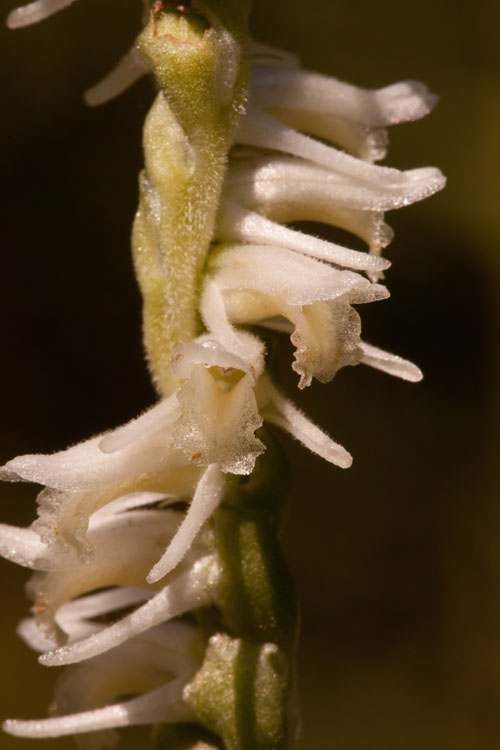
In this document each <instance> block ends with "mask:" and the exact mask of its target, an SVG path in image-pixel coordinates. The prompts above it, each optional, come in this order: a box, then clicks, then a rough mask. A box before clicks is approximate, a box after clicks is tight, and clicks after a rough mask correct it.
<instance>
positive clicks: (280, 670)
mask: <svg viewBox="0 0 500 750" xmlns="http://www.w3.org/2000/svg"><path fill="white" fill-rule="evenodd" d="M72 1H73V0H37V1H36V2H32V3H30V4H28V5H25V6H23V7H21V8H17V9H16V10H14V11H12V13H11V14H10V15H9V17H8V25H9V27H10V28H20V27H23V26H27V25H29V24H33V23H36V22H38V21H40V20H42V19H44V18H47V17H48V16H50V15H52V14H53V13H56V12H57V11H59V10H61V9H63V8H65V7H66V6H68V5H70V4H71V2H72ZM143 4H144V8H145V14H144V17H145V28H144V30H143V31H142V32H141V33H140V35H139V37H138V39H137V41H136V43H135V45H134V46H133V48H132V50H131V51H130V52H129V53H128V54H127V55H126V56H125V57H124V58H123V59H122V60H121V61H120V63H119V64H118V65H117V67H116V68H115V69H114V70H113V71H112V72H111V73H110V74H109V75H108V76H107V77H106V78H105V79H104V80H103V81H101V82H100V83H98V84H97V85H96V86H94V87H93V88H92V89H91V90H90V91H89V92H87V101H88V103H90V104H100V103H102V102H103V101H105V100H107V99H109V98H112V97H113V96H116V95H117V94H119V93H120V92H121V91H123V90H124V89H125V88H126V87H127V86H128V85H130V84H132V83H133V82H134V81H135V80H136V79H137V78H138V77H139V76H141V75H143V74H144V73H146V72H152V73H153V75H154V76H155V79H156V84H157V86H158V89H159V91H158V94H157V97H156V99H155V102H154V104H153V107H152V109H151V112H150V113H149V115H148V117H147V120H146V124H145V129H144V154H145V169H144V171H143V172H142V174H141V177H140V199H139V208H138V211H137V214H136V218H135V222H134V230H133V237H132V247H133V257H134V265H135V271H136V276H137V279H138V283H139V286H140V289H141V292H142V296H143V303H144V308H143V318H144V344H145V350H146V355H147V360H148V364H149V367H150V370H151V375H152V379H153V382H154V384H155V387H156V389H157V391H158V395H159V400H158V402H157V403H156V404H155V405H153V406H152V407H151V408H150V409H148V410H147V411H146V412H144V413H143V414H141V415H140V416H138V417H137V418H136V419H134V420H132V421H131V422H129V423H128V424H125V425H123V426H121V427H118V428H116V429H114V430H111V431H109V432H106V433H104V434H102V435H98V436H96V437H93V438H91V439H90V440H86V441H84V442H82V443H80V444H78V445H75V446H73V447H71V448H68V449H66V450H63V451H60V452H58V453H54V454H52V455H26V456H19V457H17V458H14V459H12V460H11V461H8V462H7V463H6V464H5V466H4V467H2V468H1V469H0V478H2V479H4V480H7V481H30V482H36V483H38V484H41V485H43V486H44V487H45V489H43V490H42V491H41V493H40V494H39V496H38V518H37V520H36V521H35V522H34V523H33V524H32V526H31V527H30V528H28V529H21V528H16V527H12V526H5V525H0V555H2V556H3V557H5V558H7V559H9V560H11V561H12V562H16V563H18V564H20V565H23V566H25V567H27V568H30V569H31V570H33V571H34V574H33V577H32V579H31V581H30V582H29V584H28V594H29V596H30V597H31V598H32V600H33V604H34V606H33V617H30V618H28V619H25V620H23V621H22V622H21V624H20V626H19V630H18V632H19V635H20V636H21V637H22V638H23V639H24V640H25V642H26V643H27V644H28V645H29V646H31V647H32V648H33V649H34V650H36V651H39V652H40V653H41V655H40V661H41V662H42V663H43V664H45V665H47V666H62V665H71V666H69V668H68V670H67V672H66V673H65V676H64V677H63V679H62V680H61V681H60V683H59V687H58V689H57V695H56V704H57V712H56V713H57V715H55V716H52V717H51V718H48V719H43V720H37V721H30V720H29V721H25V720H9V721H7V722H6V723H5V724H4V728H5V730H6V731H7V732H10V733H11V734H15V735H18V736H25V737H58V736H62V735H66V734H75V735H79V736H80V735H81V736H80V740H79V741H80V744H81V747H83V748H86V749H88V750H90V749H91V748H92V750H93V749H94V748H100V747H108V746H110V745H111V744H112V743H113V742H114V741H115V740H116V739H117V737H116V734H115V733H114V730H116V729H117V728H120V727H125V726H129V725H132V724H162V725H167V724H177V723H178V724H179V725H180V726H179V728H178V730H176V731H178V732H179V734H178V735H176V736H178V737H179V738H180V739H179V742H181V744H182V743H184V744H182V747H186V748H187V747H190V748H195V747H196V748H198V747H203V748H204V750H214V748H216V747H217V748H220V747H222V748H224V750H243V748H246V747H252V748H253V749H254V750H285V748H287V747H288V745H289V731H290V721H289V720H288V719H287V711H288V708H289V704H290V701H292V699H293V696H294V694H295V690H294V687H293V685H292V678H293V674H294V670H293V664H292V660H293V649H294V644H295V624H296V606H295V603H294V600H293V593H292V587H291V585H290V582H289V579H288V576H287V573H286V567H285V566H284V564H283V561H282V559H281V555H280V552H279V544H278V535H279V532H280V529H281V523H282V517H283V513H282V510H283V500H282V496H283V493H284V491H285V489H286V486H287V480H286V476H287V472H286V467H285V462H284V461H283V458H282V456H281V453H280V451H279V449H278V447H277V445H276V443H275V440H274V438H273V437H272V434H271V433H270V432H269V430H268V427H267V425H269V424H270V425H274V426H276V427H279V428H281V429H284V430H286V431H287V432H289V433H290V434H291V435H292V436H293V437H294V438H296V439H297V440H299V441H300V442H301V443H302V444H303V445H304V446H306V447H307V448H308V449H309V450H311V451H312V452H314V453H316V454H317V455H318V456H320V457H322V458H324V459H325V460H326V461H329V462H330V463H332V464H334V465H336V466H339V467H342V468H347V467H349V466H350V464H351V461H352V458H351V456H350V454H349V453H348V452H347V451H346V450H345V449H344V448H343V447H342V446H341V445H339V444H338V443H336V442H335V441H334V440H332V438H331V437H329V436H328V435H326V434H325V433H324V432H323V431H322V430H321V428H320V427H318V426H317V425H315V424H314V423H313V422H311V420H310V419H309V418H308V417H307V416H306V415H305V414H303V413H302V412H301V411H300V410H299V409H298V408H297V407H296V406H295V404H294V403H293V402H292V401H291V400H289V398H288V397H287V396H286V395H285V394H284V393H283V392H282V390H281V389H280V387H279V385H278V384H276V383H275V382H274V380H273V377H272V375H271V373H270V371H269V368H268V366H267V351H266V345H267V343H266V342H268V341H269V336H270V335H273V334H272V332H273V331H278V332H280V333H281V334H287V335H289V336H290V339H291V343H292V344H293V346H294V348H295V354H294V361H293V363H292V368H293V370H294V372H295V373H296V374H297V376H298V387H299V388H305V387H307V386H309V385H310V384H311V383H312V380H313V379H316V380H319V381H320V382H323V383H324V382H328V381H330V380H332V378H333V377H334V376H335V374H336V372H337V371H338V370H339V369H340V368H342V367H345V366H347V365H357V364H365V365H369V366H371V367H374V368H377V369H379V370H382V371H384V372H387V373H389V374H392V375H396V376H398V377H400V378H403V379H405V380H408V381H411V382H417V381H418V380H420V378H421V377H422V375H421V372H420V370H419V369H418V368H417V367H416V366H415V365H413V364H412V363H411V362H408V361H406V360H404V359H402V358H401V357H399V356H397V355H394V354H391V353H389V352H385V351H383V350H381V349H379V348H377V347H376V346H374V345H372V344H368V343H367V342H366V341H363V339H362V337H361V319H360V315H359V313H358V310H357V306H358V305H361V304H367V303H369V302H375V301H378V300H383V299H385V298H387V297H388V296H389V292H388V290H387V288H386V287H385V286H384V285H383V284H382V283H380V282H381V280H382V279H383V275H384V272H385V271H386V270H387V269H388V268H389V266H390V263H389V261H388V260H386V259H385V258H383V257H381V252H382V250H383V248H384V247H386V246H387V245H388V243H389V242H390V241H391V238H392V231H391V229H390V228H389V226H388V225H387V224H386V223H385V219H384V212H385V211H388V210H392V209H396V208H399V207H401V206H405V205H408V204H409V203H412V202H414V201H418V200H421V199H422V198H425V197H427V196H429V195H431V194H432V193H434V192H436V191H437V190H440V189H441V188H442V187H443V185H444V178H443V176H442V175H441V173H440V172H439V170H437V169H434V168H431V167H428V168H423V169H413V170H410V171H406V172H402V171H399V170H397V169H395V168H392V167H387V166H381V165H379V164H377V163H376V162H378V161H380V160H381V159H383V158H384V157H385V155H386V151H387V144H388V138H387V131H386V127H387V126H390V125H394V124H397V123H402V122H407V121H411V120H415V119H418V118H420V117H422V116H424V115H426V114H427V113H428V112H429V111H430V110H431V109H432V107H433V106H434V104H435V103H436V97H435V96H434V95H433V94H431V93H429V92H428V90H427V89H426V87H425V86H423V85H422V84H420V83H417V82H415V81H406V82H401V83H397V84H394V85H392V86H387V87H385V88H382V89H379V90H374V91H369V90H365V89H360V88H357V87H355V86H351V85H349V84H347V83H343V82H341V81H338V80H336V79H333V78H328V77H326V76H322V75H320V74H317V73H312V72H309V71H304V70H302V69H301V68H300V63H299V61H298V59H297V58H296V57H295V56H294V55H292V54H290V53H287V52H283V51H282V50H277V49H274V48H272V47H269V46H267V45H264V44H261V43H259V42H256V41H255V40H252V39H251V38H250V37H249V34H248V32H247V16H248V10H249V1H247V0H187V2H185V3H177V2H170V1H168V2H167V1H165V0H163V1H160V2H153V0H146V1H145V2H144V3H143ZM307 221H309V222H318V223H321V224H324V225H330V226H333V227H337V228H340V229H342V230H344V231H346V232H349V233H350V234H352V235H354V236H355V237H357V238H359V239H361V240H362V242H363V243H364V244H365V246H366V250H365V251H360V250H359V249H355V248H354V247H344V246H342V245H340V244H338V243H334V242H330V241H328V240H326V239H323V238H321V237H316V236H312V235H311V234H307V233H305V232H302V231H299V230H298V229H297V228H294V227H293V226H291V225H293V224H294V223H295V222H307ZM263 330H264V331H265V332H266V336H265V338H263V337H262V335H259V334H262V331H263ZM251 674H253V675H255V678H254V684H253V685H252V690H246V688H245V690H243V688H242V687H241V686H243V685H246V683H247V681H248V679H249V678H248V675H251ZM214 683H216V684H217V690H216V691H215V693H214V690H215V688H214ZM238 686H240V687H241V690H242V692H241V693H240V692H238V691H239V690H240V687H238ZM215 694H216V695H217V699H216V700H214V695H215ZM124 695H125V696H128V697H126V698H123V696H124ZM242 707H243V708H242ZM243 709H244V710H243ZM242 711H243V712H242ZM187 724H189V725H190V726H191V729H189V732H191V733H192V732H193V731H194V735H191V734H189V737H192V736H193V737H194V739H190V740H189V742H191V744H189V743H188V739H187V737H188V734H186V732H188V729H187V728H186V727H187ZM193 725H196V727H195V729H194V730H193ZM161 732H162V730H161V731H160V732H159V734H157V736H158V737H161V736H162V733H161ZM186 743H187V744H186ZM196 743H199V744H196ZM221 743H222V744H221ZM169 746H170V745H169ZM172 748H174V745H172Z"/></svg>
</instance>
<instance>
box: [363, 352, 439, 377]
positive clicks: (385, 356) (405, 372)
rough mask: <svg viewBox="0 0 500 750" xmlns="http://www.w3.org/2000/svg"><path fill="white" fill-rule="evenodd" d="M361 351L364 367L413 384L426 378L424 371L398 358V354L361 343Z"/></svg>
mask: <svg viewBox="0 0 500 750" xmlns="http://www.w3.org/2000/svg"><path fill="white" fill-rule="evenodd" d="M361 349H362V351H363V357H362V358H361V360H360V361H361V362H362V364H364V365H370V367H375V368H376V369H377V370H382V372H386V373H388V374H389V375H394V376H396V377H398V378H402V379H403V380H408V381H410V382H411V383H418V382H419V381H420V380H422V378H423V377H424V376H423V374H422V371H421V370H420V369H419V368H418V367H417V366H416V365H414V364H413V362H409V361H408V360H407V359H403V358H402V357H398V356H397V354H391V353H390V352H385V351H384V350H383V349H378V348H377V347H376V346H371V345H370V344H366V343H365V342H361Z"/></svg>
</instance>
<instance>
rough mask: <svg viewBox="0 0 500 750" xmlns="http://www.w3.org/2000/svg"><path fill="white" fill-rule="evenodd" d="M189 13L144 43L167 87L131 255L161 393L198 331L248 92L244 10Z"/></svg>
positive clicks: (162, 23)
mask: <svg viewBox="0 0 500 750" xmlns="http://www.w3.org/2000/svg"><path fill="white" fill-rule="evenodd" d="M182 7H184V6H182ZM191 7H192V12H191V11H189V12H179V11H177V10H173V9H172V8H171V5H170V4H167V3H165V4H164V6H161V7H160V8H159V10H157V11H155V12H152V14H151V17H150V20H149V22H148V24H147V26H146V27H145V29H144V30H143V31H142V33H141V34H140V35H139V37H138V40H137V43H138V46H139V49H140V50H141V52H142V54H143V55H144V56H145V57H146V59H147V61H148V63H149V65H150V66H151V69H152V71H153V73H154V75H155V78H156V80H157V83H158V85H159V87H160V93H159V94H158V96H157V98H156V100H155V103H154V104H153V107H152V109H151V111H150V113H149V115H148V117H147V119H146V123H145V127H144V155H145V162H146V164H145V169H144V171H143V173H142V174H141V178H140V202H139V209H138V212H137V215H136V218H135V222H134V230H133V236H132V247H133V254H134V262H135V270H136V275H137V279H138V281H139V285H140V288H141V292H142V295H143V300H144V342H145V347H146V352H147V357H148V360H149V364H150V368H151V373H152V376H153V380H154V382H155V385H156V387H157V389H158V390H159V392H160V393H161V394H162V395H168V394H169V393H170V392H171V391H172V390H174V389H175V387H176V386H177V384H178V382H179V381H178V379H177V378H176V377H175V376H174V375H173V374H172V372H171V369H170V355H171V352H172V349H173V348H174V347H175V346H176V345H177V344H179V343H181V342H182V341H189V340H191V339H192V338H194V337H195V336H196V335H197V334H199V333H201V328H200V323H199V319H198V317H197V304H196V303H197V298H198V294H199V286H200V272H201V269H202V267H203V264H204V261H205V257H206V254H207V252H208V249H209V247H210V242H211V240H212V236H213V231H214V224H215V216H216V212H217V208H218V205H219V198H220V194H221V188H222V180H223V177H224V172H225V169H226V163H227V154H228V151H229V148H230V146H231V144H232V140H233V134H234V128H235V126H236V123H237V120H238V116H239V115H240V114H241V113H242V112H243V111H244V105H245V102H246V99H247V93H248V60H247V55H246V41H245V40H246V34H245V27H246V23H245V22H246V15H247V8H246V4H245V3H243V4H240V3H232V2H221V1H220V0H219V1H215V2H207V3H201V2H200V3H193V4H192V6H191Z"/></svg>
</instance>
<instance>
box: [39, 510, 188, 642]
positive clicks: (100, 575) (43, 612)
mask: <svg viewBox="0 0 500 750" xmlns="http://www.w3.org/2000/svg"><path fill="white" fill-rule="evenodd" d="M178 518H179V514H178V513H175V512H172V511H167V510H158V511H137V510H136V511H129V512H128V513H125V514H121V515H119V516H117V517H109V518H105V519H103V520H102V522H101V524H100V525H99V526H98V527H96V528H94V529H92V531H90V532H89V534H88V539H89V543H90V544H91V545H92V547H93V549H94V553H93V555H92V556H91V557H90V559H88V560H87V561H86V562H85V564H82V563H81V561H80V560H79V559H78V558H77V559H73V561H70V560H68V562H67V563H66V565H65V566H63V567H62V568H61V569H57V568H56V569H55V570H53V571H50V572H49V573H46V574H44V575H38V576H36V577H34V578H33V579H32V580H31V581H30V584H29V589H30V592H32V594H33V595H34V596H35V597H36V598H35V611H36V612H37V621H38V622H39V623H40V624H43V627H44V628H45V629H46V631H47V634H48V635H49V636H51V637H53V636H54V635H56V633H57V630H56V625H57V618H56V612H57V610H58V608H59V607H61V605H63V604H64V603H66V602H68V601H69V600H70V599H74V598H75V597H77V596H80V595H82V594H86V593H88V592H90V591H93V590H95V589H98V588H104V587H106V586H136V587H143V586H145V579H146V575H147V573H148V571H149V570H150V569H151V566H152V565H153V564H154V563H155V562H156V560H157V559H158V557H159V556H160V555H161V554H162V552H163V550H164V549H165V547H166V546H167V545H168V543H169V541H170V540H171V539H172V537H173V535H174V534H175V531H176V529H177V525H178ZM194 554H195V555H198V556H199V555H200V554H201V552H200V551H199V550H196V551H194Z"/></svg>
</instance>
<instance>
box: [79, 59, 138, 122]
mask: <svg viewBox="0 0 500 750" xmlns="http://www.w3.org/2000/svg"><path fill="white" fill-rule="evenodd" d="M148 72H149V70H148V67H147V65H146V62H145V60H144V57H143V56H142V55H141V53H140V52H139V50H138V49H137V47H132V49H130V50H129V51H128V52H127V54H126V55H125V56H124V57H122V59H121V60H120V62H119V63H118V65H116V67H114V68H113V70H112V71H111V72H110V73H108V75H107V76H106V77H105V78H103V79H102V80H101V81H99V83H96V85H95V86H92V88H90V89H89V90H88V91H86V92H85V95H84V99H85V102H86V104H88V106H89V107H98V106H99V105H100V104H104V103H105V102H108V101H109V100H110V99H114V98H115V97H117V96H119V95H120V94H122V93H123V92H124V91H125V90H126V89H128V88H129V86H132V85H133V84H134V83H135V82H136V81H138V80H139V78H141V77H142V76H143V75H146V73H148Z"/></svg>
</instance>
